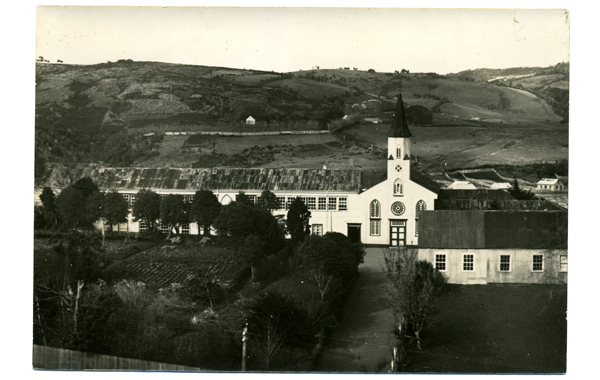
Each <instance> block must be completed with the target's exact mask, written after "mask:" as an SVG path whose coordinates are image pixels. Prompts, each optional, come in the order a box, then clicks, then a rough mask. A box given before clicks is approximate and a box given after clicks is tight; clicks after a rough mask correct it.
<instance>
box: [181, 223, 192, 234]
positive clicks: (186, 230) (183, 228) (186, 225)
mask: <svg viewBox="0 0 600 380" xmlns="http://www.w3.org/2000/svg"><path fill="white" fill-rule="evenodd" d="M181 234H182V235H189V234H190V225H189V223H184V224H182V225H181Z"/></svg>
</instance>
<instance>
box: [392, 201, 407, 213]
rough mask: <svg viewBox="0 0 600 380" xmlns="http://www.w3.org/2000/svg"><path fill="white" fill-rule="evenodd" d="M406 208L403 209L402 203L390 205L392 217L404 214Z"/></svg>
mask: <svg viewBox="0 0 600 380" xmlns="http://www.w3.org/2000/svg"><path fill="white" fill-rule="evenodd" d="M405 209H406V208H405V207H404V203H402V202H394V203H392V212H393V213H394V215H402V214H404V210H405Z"/></svg>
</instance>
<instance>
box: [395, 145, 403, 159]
mask: <svg viewBox="0 0 600 380" xmlns="http://www.w3.org/2000/svg"><path fill="white" fill-rule="evenodd" d="M396 158H402V146H401V145H398V146H397V147H396Z"/></svg>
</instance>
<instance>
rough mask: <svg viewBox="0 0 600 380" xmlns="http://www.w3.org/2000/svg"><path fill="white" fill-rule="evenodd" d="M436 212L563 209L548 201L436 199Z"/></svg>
mask: <svg viewBox="0 0 600 380" xmlns="http://www.w3.org/2000/svg"><path fill="white" fill-rule="evenodd" d="M435 210H511V211H527V210H529V211H560V210H565V209H564V208H563V207H561V206H559V205H557V204H555V203H552V202H550V201H547V200H527V201H522V200H517V199H439V198H438V199H436V200H435Z"/></svg>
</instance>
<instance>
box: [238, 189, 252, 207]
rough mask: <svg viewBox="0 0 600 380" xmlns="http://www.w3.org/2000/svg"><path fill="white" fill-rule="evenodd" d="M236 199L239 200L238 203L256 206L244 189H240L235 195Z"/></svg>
mask: <svg viewBox="0 0 600 380" xmlns="http://www.w3.org/2000/svg"><path fill="white" fill-rule="evenodd" d="M235 201H236V202H238V203H242V204H245V205H247V206H254V204H253V203H252V202H251V201H250V198H248V196H247V195H246V193H244V192H243V191H240V192H239V193H238V194H237V195H236V196H235Z"/></svg>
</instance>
